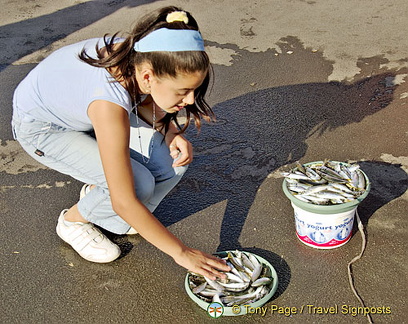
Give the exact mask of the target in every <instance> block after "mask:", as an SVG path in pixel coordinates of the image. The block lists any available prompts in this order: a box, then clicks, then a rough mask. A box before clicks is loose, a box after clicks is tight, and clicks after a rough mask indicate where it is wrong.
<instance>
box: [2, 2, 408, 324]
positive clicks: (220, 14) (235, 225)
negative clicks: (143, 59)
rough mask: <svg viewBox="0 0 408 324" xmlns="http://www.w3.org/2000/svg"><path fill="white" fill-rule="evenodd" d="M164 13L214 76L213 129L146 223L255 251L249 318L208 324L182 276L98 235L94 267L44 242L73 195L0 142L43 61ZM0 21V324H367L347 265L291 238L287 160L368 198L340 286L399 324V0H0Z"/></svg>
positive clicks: (8, 142) (402, 20) (336, 253)
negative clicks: (256, 291) (329, 170)
mask: <svg viewBox="0 0 408 324" xmlns="http://www.w3.org/2000/svg"><path fill="white" fill-rule="evenodd" d="M169 4H175V5H178V6H181V7H182V8H184V9H185V10H188V11H190V12H192V13H193V15H194V16H195V17H196V19H197V20H198V22H199V24H200V26H201V30H202V34H203V36H204V39H205V42H206V48H207V50H208V53H209V54H210V56H211V59H212V62H213V67H214V85H213V87H212V91H211V93H210V94H209V96H208V101H209V102H210V104H211V105H212V106H213V109H214V111H215V113H216V115H217V118H218V121H217V122H216V123H215V124H205V125H204V126H203V129H202V131H201V133H200V134H197V133H196V132H195V131H194V130H193V129H191V130H190V131H189V132H188V137H189V139H190V140H191V142H192V143H193V146H194V153H195V159H194V161H193V163H192V164H191V166H190V168H189V170H188V172H187V173H186V175H185V177H184V178H183V180H182V181H181V183H180V184H179V185H178V187H177V188H175V189H174V190H173V191H172V192H171V193H170V194H169V196H168V197H166V199H165V200H164V201H163V202H162V204H161V205H160V206H159V208H158V210H157V211H156V212H155V215H156V217H157V218H158V219H160V220H161V221H162V222H163V223H164V224H165V225H166V226H168V228H169V229H170V230H171V231H172V232H173V233H174V234H175V235H177V236H178V237H179V238H180V239H181V240H183V241H184V242H185V243H186V244H187V245H189V246H192V247H195V248H198V249H202V250H204V251H206V252H208V253H214V252H216V251H222V250H230V249H240V250H245V251H250V252H253V253H255V254H257V255H259V256H261V257H263V258H264V259H266V260H267V261H269V262H270V263H271V264H272V265H273V267H274V268H275V269H276V272H277V274H278V280H279V284H278V288H277V291H276V293H275V294H274V296H273V297H272V298H271V299H270V300H269V301H268V302H267V303H266V304H265V305H264V307H265V308H264V310H265V311H263V310H262V309H257V310H251V309H248V313H249V314H240V315H239V316H233V317H225V316H222V317H221V318H218V319H213V318H211V317H210V316H209V314H208V313H207V312H206V311H205V310H203V309H201V308H199V307H198V306H197V305H196V304H195V303H194V302H193V301H192V300H191V299H190V298H189V297H188V295H187V294H186V292H185V289H184V278H185V276H186V271H185V269H183V268H181V267H179V266H178V265H177V264H176V263H175V262H173V260H172V259H171V258H170V257H168V256H167V255H165V254H163V253H162V252H160V251H159V250H157V249H156V248H155V247H154V246H152V245H150V244H149V243H147V242H146V241H145V240H144V239H143V238H141V237H140V236H138V235H135V236H126V235H124V236H118V235H113V234H109V233H107V235H108V236H109V237H110V238H111V239H112V240H113V241H115V242H116V243H117V244H119V246H120V247H121V249H122V252H123V253H122V256H121V257H120V258H119V259H118V260H116V261H114V262H112V263H110V264H94V263H90V262H88V261H86V260H83V259H82V258H81V257H80V256H78V255H77V254H76V252H74V251H73V250H72V249H71V248H70V247H69V246H68V245H67V244H65V243H64V242H62V241H61V240H60V239H59V237H58V236H57V235H56V233H55V225H56V221H57V218H58V215H59V213H60V211H61V210H62V209H64V208H67V207H70V206H72V205H73V204H74V203H75V202H76V201H77V200H78V198H79V190H80V188H81V186H82V184H81V183H79V182H78V181H76V180H73V179H71V178H70V177H68V176H64V175H61V174H59V173H57V172H55V171H53V170H50V169H47V168H45V167H43V166H41V165H39V164H38V163H36V162H35V161H33V160H32V159H31V158H30V157H29V156H28V155H27V154H26V153H25V152H24V151H23V150H22V149H21V147H20V146H19V144H18V143H17V142H16V141H14V140H13V138H12V133H11V127H10V120H11V114H12V95H13V91H14V88H15V87H16V85H17V84H18V82H19V81H20V80H21V79H22V78H23V77H24V76H25V75H26V74H27V73H28V72H29V71H30V70H31V69H32V68H34V67H35V66H36V64H38V63H39V62H40V61H41V60H42V59H43V58H44V57H46V56H47V55H48V54H50V53H51V52H52V51H53V50H55V49H57V48H59V47H61V46H63V45H66V44H70V43H73V42H76V41H79V40H82V39H85V38H91V37H99V36H103V35H104V34H105V33H114V32H116V31H126V30H128V29H129V28H130V26H131V25H132V24H133V22H134V21H135V20H136V19H137V18H138V17H140V16H141V15H143V14H145V13H147V12H148V11H150V10H152V9H154V8H158V7H161V6H164V5H169ZM1 5H2V10H1V12H0V17H1V26H0V53H1V56H0V58H1V62H0V89H1V92H0V93H1V96H0V109H1V114H0V123H1V127H0V141H1V142H0V143H1V145H0V157H1V159H0V177H1V182H0V186H1V187H0V207H1V208H0V214H1V217H0V247H1V250H0V283H1V289H0V322H1V323H169V322H178V323H210V322H213V321H218V322H221V323H269V322H274V323H367V322H368V318H367V317H366V316H364V314H362V312H363V309H362V308H358V307H360V306H361V303H360V301H359V300H358V299H357V298H356V296H355V295H354V293H353V291H352V289H351V287H350V283H349V279H348V273H347V265H348V263H349V262H350V261H351V260H352V259H353V258H354V257H356V256H357V255H358V254H359V253H360V250H361V246H362V237H361V235H360V233H359V232H358V230H357V228H356V226H354V229H353V234H352V237H351V239H350V241H349V242H347V243H346V244H345V245H343V246H341V247H336V248H334V249H327V250H322V249H316V248H312V247H309V246H306V245H305V244H303V243H302V242H301V241H300V240H299V239H298V238H297V237H296V228H295V219H294V211H293V208H292V207H291V204H290V201H289V200H288V199H287V198H286V196H285V195H284V193H283V191H282V181H283V178H282V176H281V172H282V171H286V170H289V169H290V168H292V167H293V166H294V165H295V163H296V161H300V162H301V163H307V162H311V161H320V160H324V159H331V160H336V161H345V162H357V163H359V164H360V166H361V169H362V170H363V171H364V172H365V173H366V174H367V176H368V178H369V179H370V182H371V191H370V193H369V195H368V196H367V198H366V199H364V200H363V201H362V202H361V203H360V205H359V207H358V213H359V215H360V217H361V220H362V224H363V225H364V229H365V236H366V238H367V245H366V249H365V252H364V254H363V256H362V258H361V259H360V260H358V261H356V262H355V263H354V264H353V266H352V274H353V282H354V284H355V287H356V289H357V292H358V294H359V295H360V296H361V298H362V300H363V302H364V304H365V305H366V306H367V307H368V308H366V311H368V312H369V313H370V315H371V317H372V320H373V322H374V323H405V322H407V320H406V318H408V306H407V297H408V295H407V289H406V287H407V272H408V271H407V270H408V268H407V252H406V251H407V237H408V234H407V218H406V216H407V211H408V194H407V187H408V175H407V172H408V148H407V140H408V104H407V98H408V85H407V82H406V81H407V76H408V56H407V53H408V38H407V37H406V30H407V29H408V20H407V19H406V13H407V12H408V2H406V1H405V0H395V1H379V0H374V1H372V0H371V1H370V0H361V1H352V0H344V1H336V0H326V1H319V0H316V1H306V0H299V1H295V0H293V1H285V0H276V1H268V0H258V1H242V0H224V1H214V0H212V1H196V0H190V1H185V0H175V1H172V2H170V1H149V0H144V1H138V0H134V1H126V0H123V1H121V0H113V1H112V0H110V1H107V0H106V1H105V0H101V1H75V2H74V1H68V0H61V1H58V3H57V2H55V1H50V0H40V1H24V2H23V1H16V0H10V1H3V2H2V4H1Z"/></svg>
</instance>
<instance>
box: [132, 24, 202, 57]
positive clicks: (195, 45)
mask: <svg viewBox="0 0 408 324" xmlns="http://www.w3.org/2000/svg"><path fill="white" fill-rule="evenodd" d="M133 48H134V50H135V51H136V52H142V53H145V52H161V51H163V52H184V51H204V40H203V38H202V37H201V34H200V32H198V31H197V30H192V29H168V28H160V29H156V30H155V31H153V32H151V33H150V34H148V35H147V36H145V37H143V38H142V39H141V40H139V41H138V42H136V43H135V45H134V46H133Z"/></svg>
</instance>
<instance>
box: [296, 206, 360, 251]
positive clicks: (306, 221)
mask: <svg viewBox="0 0 408 324" xmlns="http://www.w3.org/2000/svg"><path fill="white" fill-rule="evenodd" d="M292 207H293V210H294V213H295V224H296V235H297V237H298V239H299V240H300V241H301V242H303V243H304V244H306V245H308V246H311V247H314V248H318V249H333V248H336V247H339V246H342V245H343V244H346V243H347V242H348V241H349V240H350V238H351V235H352V230H353V224H354V215H355V213H356V209H357V207H355V208H354V209H352V210H350V211H347V212H343V213H337V214H316V213H312V212H308V211H306V210H303V209H302V208H299V207H298V206H296V205H294V204H293V203H292Z"/></svg>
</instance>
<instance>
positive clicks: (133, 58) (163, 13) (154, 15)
mask: <svg viewBox="0 0 408 324" xmlns="http://www.w3.org/2000/svg"><path fill="white" fill-rule="evenodd" d="M173 11H183V10H182V9H180V8H178V7H174V6H169V7H164V8H161V9H157V10H155V11H153V12H151V13H150V14H148V15H146V16H144V17H143V18H141V19H140V21H139V22H138V23H137V24H136V25H135V27H134V28H133V30H132V31H131V32H130V34H129V35H128V36H127V37H126V38H125V39H124V41H123V42H121V43H119V46H117V47H116V48H114V44H115V38H116V36H117V35H118V33H116V34H114V35H113V36H112V37H108V35H105V36H104V47H105V48H106V51H107V54H108V55H106V56H104V55H103V53H102V49H101V48H99V47H98V46H97V47H96V52H97V54H98V57H97V58H92V57H90V56H89V55H88V54H87V53H86V51H85V49H83V50H82V51H81V53H80V54H79V58H80V59H81V60H82V61H84V62H87V63H88V64H90V65H92V66H96V67H101V68H111V67H117V71H118V72H117V75H115V78H116V79H117V80H123V82H124V84H125V87H126V89H127V91H128V92H129V94H130V96H131V98H132V101H133V104H135V103H137V102H139V101H140V89H139V87H138V85H137V81H136V74H135V71H136V66H138V65H140V64H142V63H144V62H147V63H150V64H151V66H152V69H153V71H154V73H155V74H156V75H157V76H158V77H166V76H169V77H176V76H177V74H178V73H194V72H198V71H199V72H206V73H207V75H206V77H205V79H204V81H203V83H202V84H201V85H200V86H199V87H198V88H197V89H196V90H195V103H194V104H192V105H188V106H187V107H186V109H185V112H186V123H185V124H184V127H183V128H181V126H180V125H179V123H178V121H177V115H178V113H171V114H170V113H167V114H166V115H165V117H164V118H163V119H162V121H161V122H162V123H163V124H164V127H165V131H166V132H167V130H168V125H169V123H170V122H171V121H174V122H175V123H176V125H177V126H178V128H179V130H180V133H182V132H184V131H185V130H186V129H187V127H188V125H189V123H190V118H191V117H193V118H194V123H195V125H196V127H197V129H198V130H199V129H200V126H201V118H203V119H204V120H207V121H211V120H215V115H214V113H213V111H212V109H211V107H210V106H209V105H208V104H207V102H206V101H205V99H204V96H205V94H206V92H207V89H208V86H209V83H210V73H211V72H212V70H211V65H210V61H209V58H208V55H207V53H206V52H204V51H188V52H147V53H140V52H136V51H135V50H134V49H133V46H134V44H135V42H137V41H138V40H140V39H141V38H143V37H145V36H146V35H148V34H149V33H151V32H152V31H154V30H156V29H159V28H169V29H193V30H199V28H198V24H197V22H196V20H195V19H194V18H193V17H192V16H191V14H190V13H189V12H186V11H185V12H186V14H187V17H188V24H185V23H184V22H181V21H176V22H172V23H167V22H166V17H167V15H168V14H169V13H171V12H173ZM191 115H192V116H191Z"/></svg>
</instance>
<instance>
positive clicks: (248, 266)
mask: <svg viewBox="0 0 408 324" xmlns="http://www.w3.org/2000/svg"><path fill="white" fill-rule="evenodd" d="M222 259H224V260H225V261H226V262H227V265H229V266H230V268H231V270H230V271H228V272H223V273H225V275H226V278H224V279H221V278H217V279H215V280H211V279H209V278H207V277H205V276H202V275H200V274H197V273H193V272H189V274H188V282H189V287H190V289H191V291H192V293H193V294H194V295H196V296H197V297H198V298H200V299H202V300H204V301H206V302H208V303H211V302H214V301H217V302H218V303H220V304H222V305H223V306H225V307H230V306H233V305H243V304H248V302H251V303H252V302H256V301H258V300H259V299H261V298H263V297H264V296H265V295H267V294H268V293H269V292H270V290H271V287H272V284H273V281H274V279H273V277H272V274H271V270H270V268H269V267H268V266H267V265H265V264H263V263H261V262H259V260H258V259H257V258H256V257H255V256H254V255H253V254H252V253H249V252H244V251H239V250H235V251H229V252H228V253H227V256H226V257H223V258H222Z"/></svg>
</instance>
